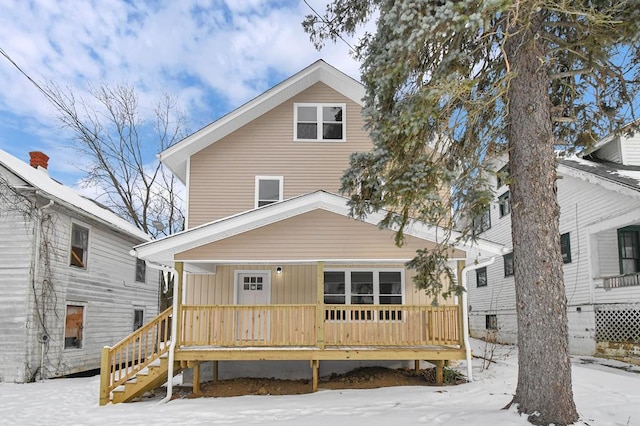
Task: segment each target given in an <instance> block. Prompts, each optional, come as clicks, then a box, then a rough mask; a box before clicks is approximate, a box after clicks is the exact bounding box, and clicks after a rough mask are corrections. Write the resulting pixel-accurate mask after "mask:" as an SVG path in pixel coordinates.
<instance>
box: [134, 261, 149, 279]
mask: <svg viewBox="0 0 640 426" xmlns="http://www.w3.org/2000/svg"><path fill="white" fill-rule="evenodd" d="M146 277H147V262H145V261H144V260H142V259H136V282H139V283H143V282H145V278H146Z"/></svg>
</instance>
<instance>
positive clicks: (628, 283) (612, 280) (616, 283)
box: [604, 273, 640, 290]
mask: <svg viewBox="0 0 640 426" xmlns="http://www.w3.org/2000/svg"><path fill="white" fill-rule="evenodd" d="M638 285H640V273H636V274H627V275H616V276H613V277H605V278H604V288H605V289H606V290H609V289H612V288H619V287H633V286H638Z"/></svg>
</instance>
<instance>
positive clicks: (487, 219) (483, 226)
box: [473, 208, 491, 235]
mask: <svg viewBox="0 0 640 426" xmlns="http://www.w3.org/2000/svg"><path fill="white" fill-rule="evenodd" d="M489 228H491V210H489V208H487V209H486V210H485V211H484V212H482V214H481V215H480V216H477V217H475V218H473V235H480V234H481V233H483V232H484V231H486V230H488V229H489Z"/></svg>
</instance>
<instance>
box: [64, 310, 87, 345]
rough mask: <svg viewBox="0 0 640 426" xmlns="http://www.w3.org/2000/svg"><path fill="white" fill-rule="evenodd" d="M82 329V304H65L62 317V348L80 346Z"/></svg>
mask: <svg viewBox="0 0 640 426" xmlns="http://www.w3.org/2000/svg"><path fill="white" fill-rule="evenodd" d="M83 329H84V306H81V305H67V311H66V315H65V318H64V348H65V349H72V348H81V347H82V331H83Z"/></svg>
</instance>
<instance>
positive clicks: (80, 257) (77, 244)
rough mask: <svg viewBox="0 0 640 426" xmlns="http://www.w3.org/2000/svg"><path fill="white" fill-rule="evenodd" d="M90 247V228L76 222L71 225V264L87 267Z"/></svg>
mask: <svg viewBox="0 0 640 426" xmlns="http://www.w3.org/2000/svg"><path fill="white" fill-rule="evenodd" d="M88 248H89V230H88V229H87V228H84V227H82V226H80V225H76V224H75V223H74V224H72V225H71V250H70V251H71V255H70V260H69V265H71V266H77V267H78V268H86V267H87V250H88Z"/></svg>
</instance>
